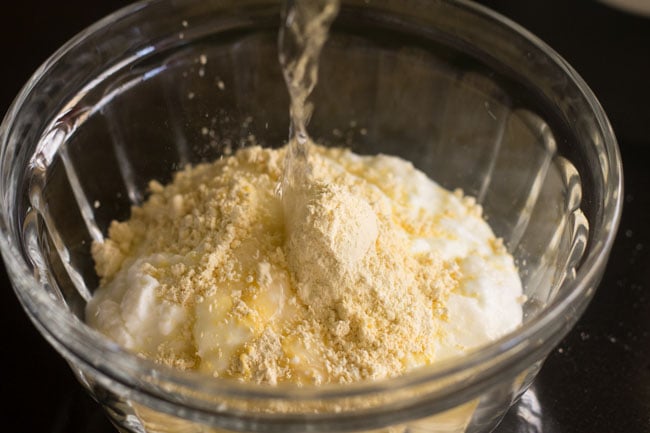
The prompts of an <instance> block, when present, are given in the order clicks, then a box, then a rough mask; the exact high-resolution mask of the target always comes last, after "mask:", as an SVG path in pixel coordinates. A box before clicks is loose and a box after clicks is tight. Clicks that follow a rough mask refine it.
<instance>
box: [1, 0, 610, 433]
mask: <svg viewBox="0 0 650 433" xmlns="http://www.w3.org/2000/svg"><path fill="white" fill-rule="evenodd" d="M280 6H281V5H280V4H279V2H277V1H270V0H211V1H205V0H200V1H198V0H196V1H195V0H154V1H143V2H139V3H135V4H133V5H131V6H129V7H127V8H125V9H122V10H121V11H119V12H117V13H115V14H113V15H111V16H109V17H107V18H105V19H104V20H102V21H100V22H98V23H97V24H95V25H93V26H92V27H90V28H89V29H87V30H86V31H84V32H82V33H81V34H80V35H78V36H77V37H75V38H74V39H72V40H71V41H70V42H69V43H67V44H66V45H65V46H64V47H62V48H61V49H60V50H59V51H58V52H57V53H56V54H54V55H53V56H52V57H51V58H50V59H49V60H48V61H47V62H46V63H45V64H44V65H43V66H42V67H41V68H40V69H39V70H38V71H37V72H36V73H35V74H34V76H33V77H32V79H31V80H30V81H29V82H28V83H27V85H26V86H25V87H24V89H23V90H22V92H21V93H20V94H19V95H18V97H17V99H16V101H15V102H14V104H13V105H12V107H11V108H10V109H9V111H8V113H7V115H6V118H5V119H4V122H3V124H2V127H1V129H0V138H1V146H2V147H1V154H0V158H1V160H0V164H1V166H0V170H1V173H2V177H1V179H0V194H1V195H2V202H1V203H2V204H1V206H2V219H1V231H2V235H1V236H0V242H1V247H2V254H3V258H4V260H5V262H6V265H7V268H8V273H9V275H10V278H11V280H12V283H13V285H14V288H15V291H16V294H17V296H18V298H19V300H20V302H21V303H22V305H23V307H24V309H25V311H26V312H27V314H28V316H29V317H30V319H31V320H32V321H33V323H34V325H35V326H36V327H37V328H38V330H39V331H40V332H41V333H42V334H43V336H44V337H45V338H46V339H47V340H48V341H49V342H50V343H51V344H52V345H53V346H54V347H55V348H56V350H57V351H58V352H60V353H61V355H62V356H63V357H64V358H65V359H66V360H67V361H68V363H69V365H70V367H71V368H72V370H73V371H74V373H75V374H76V376H77V377H78V379H79V381H80V383H81V384H82V385H83V386H84V387H86V388H87V389H88V391H89V392H90V393H91V395H92V396H93V397H94V398H95V399H96V400H97V401H98V402H99V403H100V404H101V405H102V407H104V408H105V410H106V412H107V413H108V415H109V416H110V418H111V420H112V422H113V423H114V424H115V426H116V427H117V428H118V429H119V430H120V431H125V432H126V431H129V432H216V431H265V432H283V433H287V432H302V431H310V432H325V431H327V432H332V431H390V432H402V431H409V432H416V431H418V432H487V431H491V430H492V429H494V427H495V426H496V425H497V424H498V422H499V420H500V419H501V417H502V416H503V414H504V413H505V412H506V410H507V409H508V407H509V406H510V405H511V404H512V403H513V402H515V401H516V400H517V398H518V397H519V396H520V395H521V394H522V393H523V392H524V391H525V390H526V389H527V387H528V386H529V385H530V383H531V381H532V380H533V378H534V376H535V374H536V372H537V371H538V370H539V368H540V366H541V364H542V362H543V361H544V359H545V357H546V356H547V355H548V353H549V352H550V351H551V350H552V349H553V347H554V346H555V345H556V344H557V343H558V342H559V341H560V339H561V338H562V337H563V336H564V335H565V334H566V333H567V332H568V331H569V329H570V328H571V327H572V326H573V325H574V324H575V322H576V321H577V320H578V318H579V317H580V315H581V314H582V312H583V311H584V309H585V307H586V306H587V304H588V303H589V301H590V299H591V298H592V296H593V294H594V290H595V289H596V286H597V284H598V283H599V280H600V278H601V276H602V273H603V271H604V268H605V264H606V261H607V258H608V254H609V251H610V249H611V246H612V241H613V239H614V236H615V232H616V230H617V227H618V223H619V219H620V215H621V198H622V190H621V188H622V168H621V161H620V156H619V152H618V149H617V144H616V140H615V137H614V134H613V132H612V129H611V127H610V124H609V122H608V120H607V118H606V116H605V113H604V112H603V110H602V108H601V107H600V105H599V103H598V101H597V100H596V98H595V97H594V95H593V94H592V92H591V91H590V90H589V88H588V87H587V86H586V84H585V83H584V82H583V81H582V79H581V78H580V77H579V76H578V75H577V74H576V72H575V71H574V70H573V69H572V68H571V67H570V66H569V65H568V64H567V63H566V62H565V61H564V60H562V59H561V58H560V57H559V56H558V55H557V54H556V53H555V52H553V50H552V49H550V48H549V47H547V46H546V45H545V44H544V43H542V42H541V41H539V40H538V39H537V38H535V37H534V36H533V35H531V34H530V33H528V32H527V31H526V30H524V29H522V28H521V27H519V26H518V25H516V24H514V23H512V22H510V21H508V20H507V19H505V18H503V17H501V16H499V15H497V14H495V13H494V12H492V11H490V10H488V9H486V8H484V7H481V6H478V5H476V4H473V3H470V2H467V1H451V0H442V1H431V2H423V1H419V0H408V1H393V0H371V1H367V0H350V1H345V2H343V5H342V8H341V12H340V14H339V16H338V18H337V19H336V21H335V23H334V26H333V29H332V37H331V38H330V40H329V42H328V44H327V45H326V48H325V50H324V53H323V56H322V63H321V69H320V82H319V84H318V86H317V88H316V91H315V94H314V101H315V104H316V112H315V113H314V116H313V118H312V120H311V123H310V125H309V131H310V132H311V134H312V136H313V137H315V138H316V139H317V141H319V142H321V143H324V144H334V145H341V144H343V145H346V146H350V147H351V148H352V149H353V150H355V151H356V152H359V153H366V154H376V153H379V152H382V153H388V154H393V155H397V156H400V157H402V158H405V159H407V160H410V161H412V162H413V163H414V164H415V165H416V166H417V167H418V168H420V169H421V170H423V171H424V172H425V173H427V174H428V175H429V176H430V177H431V178H433V179H434V180H436V181H437V182H438V183H440V184H441V185H443V186H445V187H447V188H450V189H455V188H462V189H463V190H464V191H465V193H466V194H470V195H473V196H475V197H476V199H477V200H478V202H479V203H480V204H481V205H482V207H483V209H484V213H485V215H486V218H487V220H488V222H489V223H490V225H491V226H492V228H493V230H494V232H495V233H496V235H497V236H500V237H502V238H503V239H504V242H505V245H506V246H507V248H508V249H509V251H510V252H511V253H512V254H513V255H514V256H515V259H516V262H517V265H518V268H519V272H520V275H521V278H522V281H523V283H524V290H525V294H526V296H527V301H526V302H525V304H524V313H525V317H524V323H523V324H522V326H521V327H520V328H518V329H517V330H516V331H514V332H512V333H510V334H508V335H506V336H504V337H503V338H501V339H499V340H497V341H494V342H492V343H491V344H489V345H486V346H485V347H481V348H477V349H476V350H473V351H471V352H470V353H468V354H467V355H466V356H463V357H462V358H459V359H453V360H449V361H446V362H441V363H438V364H435V365H431V366H428V367H425V368H421V369H418V370H415V371H412V372H409V373H407V374H405V375H403V376H401V377H398V378H394V379H390V380H383V381H376V382H367V383H358V384H355V385H346V386H323V387H303V388H297V387H291V386H277V387H261V386H253V385H250V384H244V383H235V382H231V381H227V380H223V379H221V380H218V379H206V378H205V377H204V376H200V375H199V374H198V373H188V372H181V371H177V370H173V369H170V368H166V367H164V366H160V365H157V364H155V363H153V362H151V361H148V360H145V359H141V358H139V357H137V356H135V355H133V354H131V353H128V352H127V351H125V350H123V349H121V348H120V347H119V346H117V345H116V344H115V343H113V342H111V341H109V340H108V339H106V338H105V337H103V336H102V335H100V334H99V333H97V332H96V331H94V330H92V329H90V328H89V327H88V326H86V325H85V324H84V317H83V314H84V313H83V312H84V306H85V304H86V302H87V300H88V299H89V297H90V296H91V293H92V292H93V290H94V288H95V287H96V286H97V283H98V279H97V277H96V275H95V272H94V270H93V263H92V259H91V256H90V253H89V250H90V244H91V242H92V241H93V240H95V239H101V238H102V237H103V236H104V234H105V233H106V231H107V226H108V224H109V223H110V221H111V220H113V219H118V220H123V219H125V218H127V217H128V215H129V211H130V207H131V206H132V205H133V204H139V203H142V201H143V200H144V199H146V196H147V183H148V181H149V180H151V179H156V180H158V181H160V182H161V183H165V182H167V181H169V180H170V179H171V175H172V174H173V173H174V172H175V171H176V170H177V169H179V168H181V167H183V166H185V165H186V164H192V163H197V162H200V161H207V160H214V159H215V158H219V157H220V156H222V155H224V154H226V153H227V152H229V151H230V150H232V149H234V148H238V147H241V146H245V145H247V144H249V143H250V142H252V141H256V142H257V143H259V144H262V145H264V146H280V145H282V144H284V143H285V142H286V139H287V136H288V125H289V118H288V97H287V92H286V88H285V86H284V82H283V79H282V75H281V71H280V68H279V64H278V60H277V49H276V47H277V45H276V41H277V31H278V28H279V24H280Z"/></svg>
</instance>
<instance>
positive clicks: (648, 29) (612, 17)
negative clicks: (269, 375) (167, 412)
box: [0, 0, 650, 433]
mask: <svg viewBox="0 0 650 433" xmlns="http://www.w3.org/2000/svg"><path fill="white" fill-rule="evenodd" d="M128 3H129V2H127V1H123V0H122V1H120V0H95V1H81V0H68V1H65V2H49V1H45V0H22V1H18V2H9V3H3V6H2V13H1V14H2V17H3V20H2V21H3V24H2V27H1V29H2V30H0V31H1V32H2V33H1V34H2V38H1V39H0V47H1V53H2V58H3V61H2V66H1V67H0V77H2V85H1V86H0V113H4V112H5V111H6V110H7V108H8V106H9V103H10V101H11V100H12V99H13V98H14V97H15V95H16V94H17V93H18V91H19V89H20V87H21V86H22V85H23V84H24V83H25V81H26V80H27V79H28V78H29V76H30V75H31V74H32V72H33V71H34V70H35V69H36V68H37V67H38V66H39V65H40V64H41V63H42V62H43V61H44V60H45V59H46V58H47V57H48V56H49V55H50V54H51V53H53V52H54V50H56V49H57V48H58V47H59V46H60V45H62V44H63V43H64V42H65V41H66V40H67V39H69V38H70V37H72V36H73V35H74V34H75V33H77V32H78V31H80V30H81V29H83V28H84V27H86V26H87V25H89V24H91V23H92V22H93V21H95V20H97V19H99V18H101V17H102V16H104V15H106V14H107V13H109V12H111V11H113V10H115V9H117V8H119V7H121V6H123V5H126V4H128ZM482 3H484V4H485V5H487V6H489V7H492V8H494V9H495V10H497V11H500V12H502V13H503V14H504V15H506V16H508V17H510V18H512V19H513V20H514V21H516V22H518V23H519V24H521V25H523V26H524V27H526V28H527V29H529V30H530V31H531V32H533V33H534V34H536V35H537V36H539V37H540V38H541V39H542V40H544V41H545V42H547V43H548V44H549V45H550V46H551V47H553V48H554V49H555V50H556V51H558V52H559V53H560V54H561V55H562V56H564V58H565V59H567V60H568V61H569V63H571V64H572V65H573V66H574V67H575V69H576V70H577V71H578V72H579V73H580V74H581V75H582V76H583V78H584V79H585V81H586V82H587V83H588V84H589V85H590V87H591V88H592V89H593V90H594V92H595V94H596V95H597V96H598V98H599V99H600V101H601V102H602V104H603V106H604V108H605V111H606V112H607V113H608V115H609V117H610V120H611V121H612V124H613V126H614V130H615V132H616V134H617V137H618V139H619V144H620V148H621V152H622V155H623V165H624V171H625V208H624V213H623V220H622V223H621V226H620V230H619V235H618V237H617V240H616V243H615V245H614V249H613V251H612V255H611V260H610V262H609V265H608V268H607V271H606V273H605V277H604V279H603V282H602V284H601V285H600V287H599V289H598V291H597V293H596V296H595V298H594V300H593V301H592V303H591V305H590V307H589V308H588V310H587V311H586V313H585V315H584V316H583V318H582V319H581V320H580V321H579V323H578V324H577V326H576V327H575V329H574V330H573V331H572V332H571V333H570V334H569V335H568V336H567V337H566V339H565V340H564V341H563V342H562V343H561V344H560V345H559V346H558V348H557V349H556V350H555V351H554V352H553V353H552V355H551V356H550V357H549V359H548V360H547V362H546V363H545V365H544V368H543V369H542V371H541V373H540V375H539V377H538V379H537V381H536V382H535V385H534V387H533V389H532V391H533V392H531V393H529V394H528V395H527V396H526V398H525V399H524V401H523V403H522V404H521V405H520V406H518V407H515V408H513V410H511V411H510V413H509V414H508V415H507V417H506V418H505V420H504V422H503V424H502V426H501V427H500V428H499V432H502V433H506V432H512V433H514V432H554V433H555V432H569V433H599V432H605V433H615V432H621V433H637V432H638V433H644V432H650V291H649V290H650V289H649V288H650V260H649V255H648V252H649V251H650V224H649V218H648V214H649V210H650V194H648V190H649V189H650V182H649V181H650V174H648V173H649V171H648V165H649V163H650V106H649V105H648V102H649V101H650V19H647V18H642V17H638V16H634V15H631V14H627V13H623V12H620V11H618V10H615V9H611V8H609V7H607V6H605V5H603V4H600V3H598V2H594V1H587V0H534V1H524V0H502V1H499V0H485V1H482ZM0 270H1V271H2V272H0V289H1V290H0V341H2V342H3V349H2V356H1V357H0V390H1V391H2V396H3V397H4V398H3V401H4V402H3V403H2V404H0V430H1V431H6V432H30V433H31V432H50V433H64V432H65V433H81V432H84V433H88V432H90V433H103V432H106V433H109V432H110V433H114V430H113V429H112V427H111V425H110V423H109V422H108V421H107V419H106V418H105V417H104V415H103V413H102V412H101V410H100V409H99V408H98V406H97V405H96V404H95V403H94V402H93V401H92V400H91V399H90V398H89V397H88V396H87V395H86V394H85V392H84V391H83V390H82V388H81V386H80V385H78V384H77V382H76V381H75V379H74V378H73V376H72V374H71V372H70V371H69V368H68V367H67V365H66V364H65V362H64V361H63V360H62V359H61V358H60V356H59V355H57V354H56V353H55V351H54V349H52V348H51V347H50V346H49V345H48V344H47V343H46V342H45V340H43V338H42V337H41V336H40V335H39V334H38V332H37V331H36V329H35V328H34V327H33V326H32V325H31V323H30V322H29V320H28V319H27V316H26V315H25V313H24V312H23V310H22V308H21V307H20V305H19V304H18V301H17V299H16V297H15V295H14V293H13V291H12V290H11V288H10V285H9V282H8V280H7V277H6V274H5V272H4V269H3V268H2V269H0ZM524 419H527V420H528V421H527V422H523V421H522V420H524ZM524 426H525V427H524Z"/></svg>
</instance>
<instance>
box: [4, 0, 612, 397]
mask: <svg viewBox="0 0 650 433" xmlns="http://www.w3.org/2000/svg"><path fill="white" fill-rule="evenodd" d="M166 1H167V0H143V1H139V2H136V3H134V4H132V5H129V6H126V7H124V8H122V9H120V10H118V11H116V12H114V13H112V14H110V15H108V16H106V17H105V18H103V19H101V20H99V21H97V22H96V23H95V24H93V25H91V26H90V27H88V28H87V29H85V30H84V31H82V32H80V33H79V34H77V35H76V36H75V37H73V38H72V39H71V40H70V41H68V42H67V43H66V44H64V45H63V46H62V47H61V48H60V49H59V50H58V51H56V52H55V53H54V54H53V55H52V56H51V57H50V58H49V59H48V60H46V61H45V62H44V63H43V65H42V66H41V67H40V68H39V69H38V70H37V71H36V72H35V73H34V74H33V75H32V77H31V78H30V79H29V81H28V82H27V83H26V85H25V86H24V87H23V89H22V90H21V91H20V93H19V94H18V96H17V97H16V99H15V101H14V102H13V104H12V105H11V107H10V108H9V110H8V112H7V115H6V116H5V118H4V120H3V122H2V125H1V126H0V140H1V141H0V143H1V146H2V147H1V148H0V158H1V160H2V161H4V160H5V159H6V158H7V143H8V140H9V137H10V134H11V130H12V125H13V123H14V122H15V120H16V117H17V115H18V113H19V112H20V109H21V106H22V105H23V104H24V102H25V101H26V99H27V95H29V93H30V92H31V91H32V89H33V88H34V86H35V84H36V83H38V82H39V81H40V80H42V79H43V77H44V76H45V75H46V74H47V72H48V71H49V70H50V69H51V68H52V66H53V65H55V64H56V63H57V62H59V61H60V60H61V59H62V58H63V57H64V56H65V55H66V54H67V53H68V52H69V51H70V50H71V49H72V48H73V47H75V46H77V45H79V44H81V43H82V42H83V41H84V39H86V38H87V37H89V36H90V35H93V34H94V33H96V32H98V31H99V30H100V29H104V28H106V27H107V26H109V25H111V24H114V23H115V22H117V21H120V20H122V19H124V18H125V17H127V16H131V15H132V14H135V13H138V12H139V11H142V10H144V9H146V8H149V7H153V6H155V5H156V4H159V3H164V2H166ZM442 2H443V3H445V4H447V5H449V6H453V7H460V8H464V9H466V10H469V11H471V12H472V13H473V14H476V15H477V16H480V18H482V19H486V20H491V21H493V22H494V23H495V24H496V25H499V26H502V27H504V28H507V29H508V30H509V31H511V32H513V34H518V35H519V36H522V37H524V38H525V39H526V40H527V42H528V43H530V44H531V45H532V46H534V47H535V48H537V49H538V50H540V51H541V52H542V53H544V55H546V56H547V58H548V59H550V60H551V62H552V63H553V64H555V65H556V66H558V67H559V68H561V70H563V71H564V73H565V74H566V76H567V77H568V78H569V79H570V81H571V83H572V84H573V85H574V86H575V87H576V88H577V89H578V90H579V91H580V93H581V94H582V96H583V98H584V99H585V100H586V101H587V103H588V104H589V106H590V107H591V110H592V114H593V115H594V117H595V119H596V122H597V126H598V128H599V131H600V133H601V135H602V138H603V148H604V150H605V152H606V161H607V164H608V166H609V167H608V169H609V170H608V177H607V178H606V179H605V185H604V187H605V191H604V195H605V197H606V198H607V197H609V198H610V199H609V200H607V199H606V200H605V204H604V208H603V212H602V220H601V221H599V222H600V224H599V225H597V226H593V225H592V227H591V230H592V232H593V233H594V236H593V237H592V245H590V246H588V254H587V255H586V257H584V259H583V262H582V264H581V266H580V267H579V268H578V269H577V270H576V271H577V273H576V278H575V279H574V280H573V281H571V282H568V283H565V284H564V285H563V287H562V288H561V290H559V293H558V295H557V297H556V298H555V299H554V300H553V302H551V303H550V304H549V305H548V306H546V308H545V311H544V312H543V313H541V314H538V317H537V318H535V319H534V320H531V321H529V322H528V323H525V324H523V325H522V326H521V327H520V328H518V329H517V330H516V331H515V332H513V333H511V334H509V335H506V336H505V337H503V338H501V339H499V340H497V341H494V342H492V343H491V344H489V345H487V346H485V347H483V348H481V349H479V350H476V351H474V352H472V353H470V354H468V355H467V356H464V357H463V358H462V359H459V360H450V361H449V362H441V363H438V364H436V365H433V366H430V367H424V368H421V369H418V370H416V371H413V372H409V373H406V374H404V375H402V376H400V377H397V378H393V379H386V380H382V381H377V382H371V383H358V384H352V385H345V386H340V385H339V386H334V385H332V386H322V387H317V388H316V387H304V388H298V387H294V386H277V387H260V386H255V385H251V384H243V383H238V382H234V381H229V380H223V379H221V380H220V379H213V380H210V381H206V380H205V376H203V375H201V374H199V373H192V372H180V371H178V370H175V369H172V368H169V367H165V366H160V365H158V364H155V363H154V362H152V361H149V360H145V359H142V358H140V357H138V356H135V355H133V354H131V353H129V352H126V351H124V350H123V349H121V348H120V347H119V346H117V345H116V344H115V343H112V342H111V341H109V340H108V339H106V338H105V337H103V336H102V335H100V334H99V333H98V332H96V331H94V330H92V329H90V328H89V327H87V326H85V325H83V324H82V322H81V321H80V320H79V319H77V318H76V317H73V315H71V314H70V313H69V312H68V311H66V310H65V309H64V308H63V307H62V306H60V305H57V304H56V303H53V302H52V299H51V298H50V297H49V296H48V295H47V294H46V293H45V291H44V290H41V289H40V288H39V286H40V284H41V283H39V282H38V281H37V280H36V278H35V277H34V275H33V274H32V272H31V271H30V269H29V266H28V264H27V263H25V262H24V261H23V260H22V254H21V253H20V251H19V248H18V246H17V245H19V244H20V240H19V234H18V233H16V232H15V230H12V229H11V227H12V222H11V218H12V216H11V215H9V214H8V212H7V205H6V202H5V203H3V204H2V221H1V224H0V229H1V235H0V247H2V250H3V256H4V259H5V263H6V264H7V267H8V269H9V270H10V275H11V276H12V278H13V279H14V280H15V279H16V278H19V279H21V280H22V282H23V284H21V285H22V286H23V287H29V288H28V289H27V290H24V291H23V290H19V289H18V288H17V287H16V286H14V287H15V288H16V293H17V296H18V298H19V300H20V302H21V303H22V305H23V307H24V309H25V310H26V312H27V313H28V315H29V317H30V319H31V320H32V321H33V322H34V324H35V325H36V327H37V328H38V329H39V330H40V331H41V332H42V333H43V335H44V336H45V337H46V338H47V339H48V341H49V342H50V343H51V344H53V345H54V346H55V347H56V348H57V349H58V350H59V351H61V352H63V354H64V355H65V356H67V357H68V358H69V359H72V360H75V361H77V362H81V363H82V364H83V365H85V366H86V367H87V368H88V369H90V370H94V371H96V372H98V373H100V374H102V375H105V376H108V377H110V378H111V379H112V380H115V381H117V382H118V383H121V384H123V385H125V386H127V387H128V386H129V384H133V383H135V382H138V378H141V377H142V376H143V375H146V376H147V377H152V378H155V379H156V382H157V384H156V385H152V386H151V387H147V386H146V385H145V387H144V388H143V389H141V390H140V391H142V392H144V393H146V394H147V395H150V396H155V397H156V398H158V399H161V400H163V401H169V402H173V401H174V399H173V397H172V398H170V396H169V395H166V394H167V393H165V392H163V391H161V387H160V384H161V383H162V384H165V383H167V384H170V385H173V386H174V387H175V388H176V389H179V390H181V389H185V390H190V391H192V390H194V391H196V390H201V392H202V393H205V394H206V395H211V396H213V397H214V396H229V397H235V398H239V397H246V398H255V399H262V400H265V399H268V400H286V401H306V400H319V401H323V400H336V399H340V398H349V397H358V396H364V395H372V394H377V393H382V392H394V391H395V390H396V389H408V388H410V387H416V386H419V385H422V384H426V383H432V382H436V381H442V380H444V379H445V378H450V377H453V376H454V375H457V374H459V373H462V372H463V371H469V370H471V369H474V368H476V367H479V366H481V365H485V364H487V363H488V362H489V361H490V360H493V359H494V358H495V357H497V356H498V357H499V361H498V364H497V365H496V366H495V367H494V368H490V369H489V370H485V371H483V372H482V373H481V374H479V375H478V376H476V377H475V378H474V379H473V380H474V381H475V382H480V381H483V382H486V381H489V375H494V372H495V371H494V369H503V368H507V366H509V365H513V364H514V363H516V362H517V361H520V360H522V359H524V358H527V357H528V356H529V352H530V351H529V350H526V346H529V345H530V344H531V343H530V342H533V341H541V340H540V338H541V339H544V338H543V337H544V336H547V337H548V336H549V335H554V334H557V333H558V332H560V333H561V332H562V330H561V329H560V326H559V325H557V322H561V320H558V319H559V318H560V317H562V315H563V314H564V313H565V312H566V311H568V310H570V309H572V308H574V309H576V310H578V311H581V308H580V307H584V305H586V304H587V303H588V301H589V300H590V299H591V297H592V296H593V294H594V290H592V288H593V287H595V285H596V284H597V283H598V282H599V278H600V275H601V273H602V269H603V268H604V266H605V264H606V261H607V259H608V255H609V252H610V250H611V247H612V245H613V242H614V238H615V235H616V232H617V228H618V225H619V222H620V217H621V213H622V196H623V194H622V188H623V172H622V163H621V158H620V153H619V150H618V145H617V142H616V137H615V135H614V132H613V130H612V127H611V125H610V123H609V120H608V119H607V116H606V114H605V112H604V111H603V109H602V107H601V105H600V103H599V102H598V100H597V98H596V97H595V95H594V94H593V92H592V91H591V90H590V88H589V87H588V86H587V84H586V83H585V82H584V81H583V79H582V78H581V77H580V76H579V75H578V73H577V72H576V71H575V70H574V69H573V68H572V67H571V66H570V65H569V64H568V63H567V62H566V61H565V60H564V59H563V58H562V57H561V56H560V55H558V54H557V53H556V52H555V51H554V50H553V49H552V48H550V47H549V46H548V45H546V44H545V43H544V42H542V41H541V40H540V39H538V38H537V37H536V36H534V35H533V34H531V33H530V32H528V31H527V30H526V29H524V28H523V27H521V26H520V25H518V24H516V23H514V22H513V21H511V20H510V19H508V18H506V17H504V16H502V15H500V14H498V13H496V12H495V11H492V10H491V9H489V8H487V7H484V6H482V5H479V4H475V3H473V2H471V1H468V0H443V1H442ZM0 182H2V183H6V179H4V178H3V179H0ZM0 186H1V190H2V191H7V190H8V188H7V187H6V185H0ZM533 346H534V345H533ZM549 349H550V348H549ZM98 359H102V360H103V362H102V363H101V365H98V364H97V363H96V362H94V361H93V360H98ZM108 366H110V367H108ZM486 383H487V382H486ZM467 386H468V385H467V384H456V385H455V386H449V387H445V389H443V390H442V391H441V392H440V393H439V394H438V396H439V397H440V398H444V397H445V396H448V395H450V394H452V393H454V392H458V391H459V390H460V389H461V388H463V387H467ZM484 386H487V385H484ZM183 402H184V403H183V404H184V405H188V404H193V403H196V407H201V406H203V407H207V406H205V405H204V404H202V402H201V401H200V399H199V400H196V401H193V400H192V398H191V397H190V398H188V397H187V396H185V397H184V398H183Z"/></svg>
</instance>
